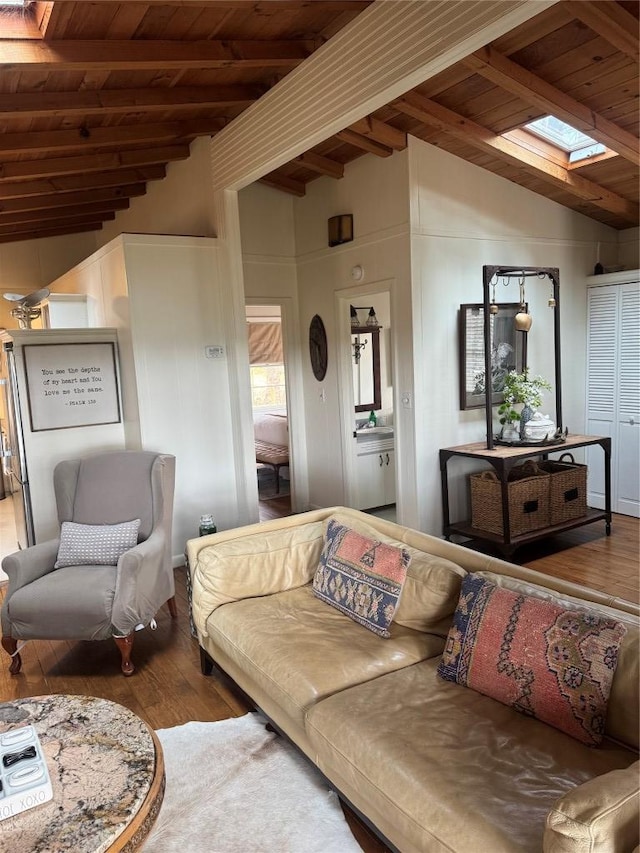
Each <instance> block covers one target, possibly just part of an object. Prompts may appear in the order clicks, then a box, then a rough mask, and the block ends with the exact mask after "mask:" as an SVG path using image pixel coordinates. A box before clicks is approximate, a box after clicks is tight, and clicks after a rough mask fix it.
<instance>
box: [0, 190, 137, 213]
mask: <svg viewBox="0 0 640 853" xmlns="http://www.w3.org/2000/svg"><path fill="white" fill-rule="evenodd" d="M146 191H147V185H146V184H144V183H140V184H129V185H128V186H124V187H106V188H105V189H92V190H82V191H78V192H69V193H46V194H43V195H35V196H27V197H26V198H10V199H4V200H0V214H2V213H17V212H20V211H29V210H34V211H37V210H52V209H53V208H61V207H73V206H75V205H78V204H90V203H96V202H104V203H112V202H115V201H120V200H121V199H129V198H135V197H137V196H142V195H144V194H145V193H146Z"/></svg>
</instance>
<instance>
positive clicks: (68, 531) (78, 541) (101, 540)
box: [54, 518, 140, 569]
mask: <svg viewBox="0 0 640 853" xmlns="http://www.w3.org/2000/svg"><path fill="white" fill-rule="evenodd" d="M139 527H140V519H139V518H136V519H135V520H134V521H123V522H122V524H77V523H76V522H75V521H63V522H62V528H61V530H60V545H59V546H58V559H57V560H56V562H55V565H54V568H56V569H62V568H64V567H65V566H115V565H117V563H118V560H119V558H120V556H121V555H122V554H124V552H125V551H128V550H129V549H130V548H133V547H134V545H136V544H137V542H138V528H139Z"/></svg>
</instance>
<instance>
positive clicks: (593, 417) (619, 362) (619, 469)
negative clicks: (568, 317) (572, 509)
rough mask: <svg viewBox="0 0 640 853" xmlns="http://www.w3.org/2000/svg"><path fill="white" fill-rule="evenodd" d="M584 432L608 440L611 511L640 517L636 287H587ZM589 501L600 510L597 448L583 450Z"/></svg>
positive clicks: (639, 308) (639, 293) (639, 298)
mask: <svg viewBox="0 0 640 853" xmlns="http://www.w3.org/2000/svg"><path fill="white" fill-rule="evenodd" d="M587 301H588V328H587V433H588V434H589V435H602V436H607V437H610V438H611V444H612V453H611V509H612V510H613V512H619V513H622V514H624V515H632V516H635V517H636V518H637V517H640V284H639V283H638V282H637V281H635V282H628V283H624V284H620V285H606V286H602V287H591V288H589V292H588V298H587ZM587 464H588V465H589V477H588V483H587V503H588V504H589V506H593V507H597V508H599V509H602V508H604V505H605V496H604V466H603V464H602V451H601V450H600V448H589V450H588V452H587Z"/></svg>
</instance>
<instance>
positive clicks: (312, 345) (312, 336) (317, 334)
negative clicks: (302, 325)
mask: <svg viewBox="0 0 640 853" xmlns="http://www.w3.org/2000/svg"><path fill="white" fill-rule="evenodd" d="M309 358H310V359H311V369H312V370H313V375H314V376H315V377H316V379H317V380H318V382H322V380H323V379H324V377H325V376H326V373H327V333H326V331H325V328H324V323H323V322H322V318H321V317H319V316H318V314H314V315H313V317H312V318H311V323H310V324H309Z"/></svg>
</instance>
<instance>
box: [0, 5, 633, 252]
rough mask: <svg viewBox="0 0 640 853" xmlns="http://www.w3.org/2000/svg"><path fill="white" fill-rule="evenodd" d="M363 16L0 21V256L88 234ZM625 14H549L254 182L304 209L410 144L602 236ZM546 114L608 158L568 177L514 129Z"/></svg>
mask: <svg viewBox="0 0 640 853" xmlns="http://www.w3.org/2000/svg"><path fill="white" fill-rule="evenodd" d="M368 4H369V0H261V2H253V1H252V0H211V2H195V0H189V2H177V1H176V2H173V3H172V2H163V0H156V2H144V3H143V2H135V0H129V2H115V0H97V2H91V3H88V2H71V0H55V2H32V3H29V4H27V8H26V9H25V10H22V11H17V12H16V11H10V10H2V9H0V242H7V241H11V240H21V239H27V238H34V237H44V236H53V235H58V234H67V233H74V232H77V231H89V230H95V229H99V228H101V227H102V223H103V222H105V221H107V220H110V219H114V218H115V216H116V213H117V211H120V210H124V209H125V208H127V207H128V206H129V203H130V199H131V198H134V197H136V196H140V195H143V194H144V193H145V192H146V188H147V184H148V182H149V181H154V180H160V179H162V178H163V176H164V175H165V173H166V169H167V166H168V164H170V163H171V162H172V161H176V160H181V159H185V158H186V157H188V156H189V144H190V142H192V141H193V139H195V138H196V137H197V136H214V135H215V134H216V133H217V132H218V131H219V130H220V129H221V128H222V127H224V126H225V125H226V124H227V123H228V122H230V121H233V119H234V118H235V117H236V116H238V115H239V114H240V113H241V112H242V111H243V110H244V109H246V108H247V107H248V106H249V105H250V104H252V103H253V102H254V101H255V100H256V99H258V98H259V97H260V96H261V95H262V94H264V92H266V91H267V90H268V89H269V88H270V87H271V86H273V85H275V83H277V82H278V81H279V80H280V79H282V77H284V76H285V75H286V74H287V73H288V72H289V71H291V70H292V69H293V68H295V67H296V66H298V65H299V64H300V63H301V62H303V61H304V59H305V58H306V57H307V56H309V55H310V54H311V53H312V52H313V51H314V50H316V49H317V48H318V47H319V46H321V45H322V44H323V43H324V42H325V41H326V40H327V39H329V38H331V36H332V35H333V34H334V33H336V32H337V31H338V30H339V29H341V28H342V27H343V26H345V25H346V24H347V23H349V22H350V21H351V20H353V19H354V18H355V17H356V16H357V15H358V14H360V12H362V11H363V10H364V9H365V8H366V6H367V5H368ZM0 5H1V4H0ZM638 7H639V4H638V2H636V0H633V2H631V0H618V2H615V0H576V2H574V0H562V2H559V3H558V4H556V5H555V6H553V7H551V8H549V9H547V10H546V11H543V12H541V13H540V14H539V15H538V16H536V17H534V18H532V19H531V20H530V21H528V22H527V23H525V24H523V25H521V26H520V27H518V28H517V29H515V30H513V31H511V32H510V33H508V34H506V35H505V36H503V37H501V38H499V39H497V40H496V41H495V42H493V43H492V44H490V45H487V46H486V47H485V48H483V49H482V50H479V51H477V52H475V53H473V54H472V55H470V56H468V57H467V58H465V59H464V60H463V61H462V62H459V63H457V64H456V65H455V66H453V67H451V68H449V69H447V70H446V71H445V72H443V73H441V74H439V75H437V76H436V77H433V78H432V79H430V80H429V81H428V82H426V83H424V84H422V85H421V86H418V87H417V88H416V89H414V90H412V91H410V92H407V93H405V94H404V95H403V96H402V97H401V98H399V99H397V100H396V101H394V102H393V103H390V104H388V105H386V106H385V107H383V108H382V109H379V110H377V111H376V112H375V113H373V114H372V115H370V116H367V117H366V118H363V119H362V120H360V121H358V122H356V123H355V124H354V125H351V126H350V127H345V128H344V129H343V130H342V131H341V132H340V133H338V134H337V135H335V136H332V137H331V138H329V139H326V140H325V141H324V142H322V143H321V144H319V145H316V146H315V147H314V148H313V149H311V150H310V151H307V152H305V153H303V154H301V155H300V156H299V157H297V158H296V159H295V160H293V161H291V162H289V163H287V164H285V165H284V166H282V167H280V168H279V169H278V170H277V171H275V172H272V173H271V174H269V175H265V176H264V178H263V179H262V180H263V181H264V182H265V183H267V184H269V185H271V186H273V187H276V188H277V189H280V190H283V191H285V192H289V193H293V194H295V195H298V196H302V195H304V193H305V187H306V185H307V184H308V183H309V182H310V181H312V180H315V179H317V178H318V177H319V176H321V175H327V176H329V177H331V178H333V179H340V177H342V175H343V173H344V167H345V165H346V164H347V163H349V162H350V161H352V160H354V159H355V158H357V157H360V156H363V155H365V154H368V155H373V156H378V157H388V156H391V155H392V153H393V151H394V150H400V149H402V148H404V147H405V146H406V142H407V134H409V133H411V134H413V135H415V136H417V137H419V138H421V139H423V140H425V141H426V142H429V143H431V144H433V145H438V146H439V147H441V148H442V149H444V150H446V151H449V152H451V153H452V154H454V155H456V156H459V157H462V158H463V159H465V160H468V161H469V162H472V163H475V164H476V165H478V166H480V167H482V168H484V169H488V170H489V171H491V172H494V173H496V174H498V175H502V176H503V177H505V178H507V179H508V180H510V181H514V182H515V183H518V184H520V185H522V186H524V187H527V188H528V189H530V190H532V191H533V192H536V193H539V194H541V195H543V196H546V197H548V198H550V199H553V200H554V201H556V202H558V203H560V204H562V205H565V206H566V207H569V208H572V209H573V210H577V211H580V212H581V213H583V214H585V215H587V216H590V217H592V218H593V219H596V220H598V221H600V222H603V223H606V224H608V225H611V226H613V227H614V228H619V229H620V228H628V227H630V226H633V225H637V224H638V222H639V204H638V202H639V197H638V163H639V155H638V95H639V91H638V89H639V69H638V17H639V11H638ZM549 113H551V114H553V115H555V116H557V117H558V118H560V119H562V120H564V121H566V122H568V123H570V124H572V125H573V126H574V127H577V128H578V129H580V130H582V131H584V132H585V133H587V134H588V135H590V136H592V137H593V138H595V139H596V140H598V141H599V142H602V143H603V144H604V145H606V146H607V147H608V148H610V149H612V151H615V152H616V153H615V154H613V153H610V152H608V153H606V154H603V155H600V156H599V157H595V158H591V159H589V160H586V161H582V162H581V163H579V164H574V165H569V163H568V160H567V156H566V155H564V154H563V153H562V152H560V151H559V150H558V149H555V148H554V147H553V146H550V145H549V144H546V143H543V142H541V141H539V140H536V139H535V138H534V137H532V136H531V135H530V134H528V133H527V132H526V131H523V130H521V127H522V125H523V124H525V123H526V122H529V121H532V120H533V119H536V118H539V117H541V116H543V115H547V114H549ZM505 134H506V135H505Z"/></svg>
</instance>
